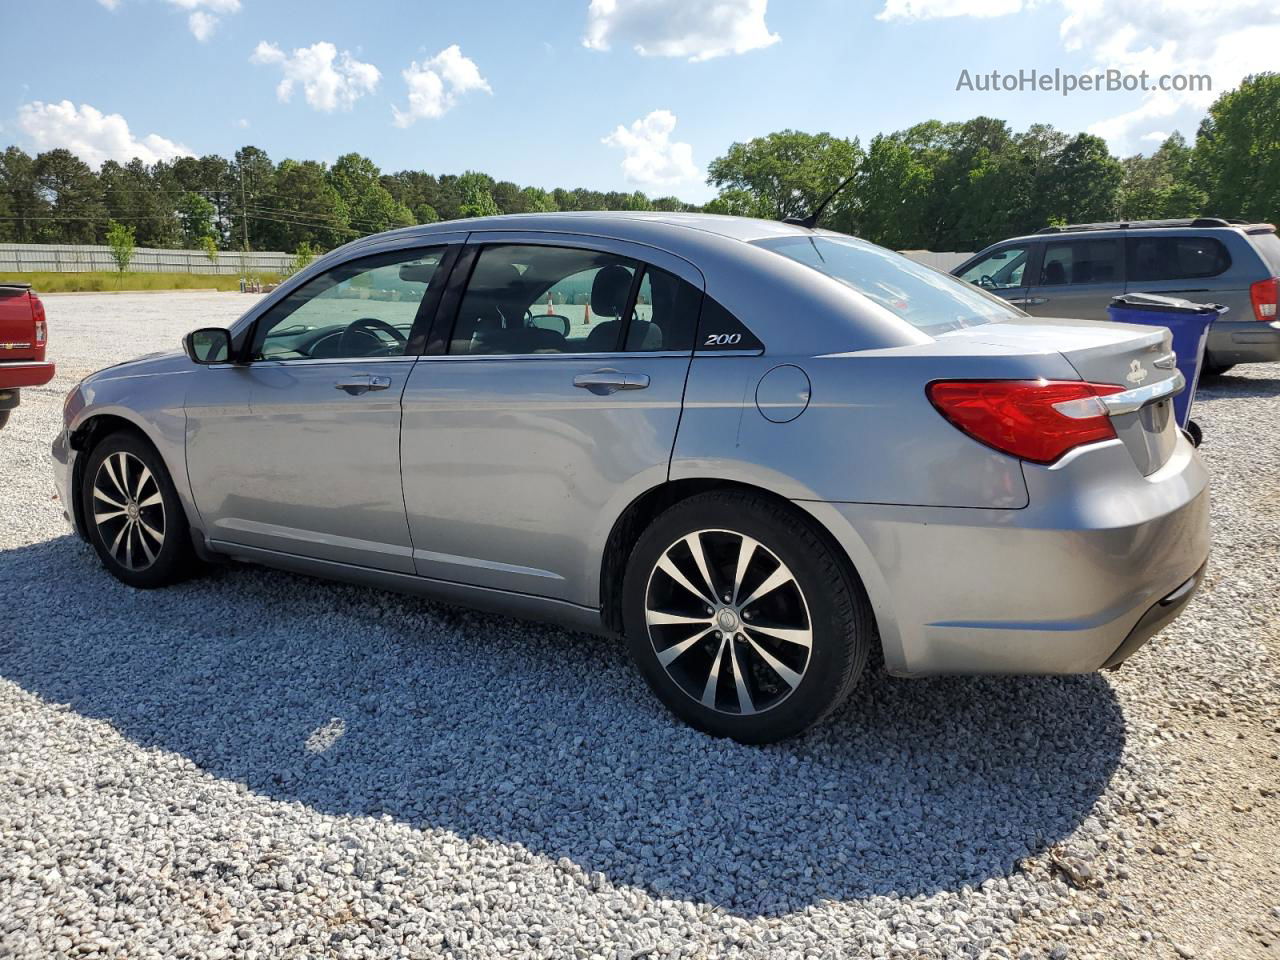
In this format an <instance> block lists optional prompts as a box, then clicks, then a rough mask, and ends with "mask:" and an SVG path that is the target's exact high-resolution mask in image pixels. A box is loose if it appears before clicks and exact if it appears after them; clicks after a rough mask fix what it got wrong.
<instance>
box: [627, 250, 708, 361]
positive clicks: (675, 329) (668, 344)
mask: <svg viewBox="0 0 1280 960" xmlns="http://www.w3.org/2000/svg"><path fill="white" fill-rule="evenodd" d="M701 306H702V291H701V290H699V289H697V288H696V287H694V286H693V285H692V284H689V283H685V282H684V281H683V280H681V279H680V278H679V277H677V276H676V275H675V274H671V273H667V271H665V270H660V269H658V268H657V267H645V269H644V275H643V276H642V277H641V278H640V289H639V290H637V291H636V303H635V307H634V308H633V309H632V311H631V320H630V322H629V323H628V324H627V341H626V344H625V346H624V347H623V349H624V350H627V351H630V352H635V351H643V350H689V349H691V348H692V347H693V337H694V334H695V333H697V330H698V310H699V308H700V307H701Z"/></svg>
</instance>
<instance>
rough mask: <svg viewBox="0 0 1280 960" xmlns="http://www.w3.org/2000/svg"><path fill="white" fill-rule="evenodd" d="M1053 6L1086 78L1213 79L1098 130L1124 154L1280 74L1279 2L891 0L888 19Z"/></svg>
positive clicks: (1192, 123) (1156, 95)
mask: <svg viewBox="0 0 1280 960" xmlns="http://www.w3.org/2000/svg"><path fill="white" fill-rule="evenodd" d="M1048 6H1054V7H1057V8H1058V9H1059V10H1060V11H1061V12H1062V15H1063V18H1062V20H1061V21H1060V23H1059V27H1058V33H1059V37H1060V39H1061V41H1062V46H1063V50H1064V51H1065V52H1067V53H1072V54H1079V55H1082V56H1083V57H1084V58H1085V64H1084V67H1083V69H1084V70H1087V71H1090V72H1095V71H1103V70H1107V69H1112V68H1114V69H1117V70H1120V71H1123V72H1125V73H1131V74H1136V73H1139V72H1141V71H1143V70H1145V71H1147V72H1148V74H1150V81H1151V82H1152V83H1154V82H1155V81H1156V80H1157V79H1158V78H1159V77H1161V76H1164V75H1166V74H1167V75H1171V76H1172V75H1178V74H1183V75H1188V74H1203V75H1207V76H1209V77H1210V79H1211V81H1212V83H1211V89H1207V90H1206V89H1200V90H1186V91H1160V90H1150V91H1148V92H1147V93H1145V94H1143V95H1142V99H1141V102H1140V103H1139V105H1138V106H1137V107H1134V108H1131V109H1129V110H1126V111H1124V112H1121V113H1117V114H1113V115H1111V116H1106V117H1104V119H1101V120H1099V121H1097V122H1096V123H1094V124H1093V125H1092V126H1090V127H1089V132H1090V133H1094V134H1096V135H1098V136H1100V137H1103V138H1105V139H1106V140H1107V141H1108V142H1109V143H1110V145H1111V147H1112V149H1113V150H1116V151H1118V152H1121V153H1125V152H1129V151H1131V150H1134V149H1137V148H1138V147H1139V146H1140V145H1141V144H1142V143H1144V142H1146V141H1147V140H1150V139H1154V136H1153V135H1154V134H1155V133H1161V134H1162V135H1163V134H1164V132H1165V131H1168V130H1172V129H1178V128H1181V129H1184V130H1187V131H1188V132H1191V131H1194V129H1195V127H1196V125H1197V124H1198V122H1199V119H1200V117H1201V116H1202V115H1203V113H1204V111H1205V109H1206V108H1207V107H1208V106H1209V105H1210V104H1211V103H1212V102H1213V101H1214V100H1215V99H1216V98H1217V97H1218V96H1219V95H1220V94H1222V93H1223V92H1224V91H1226V90H1229V89H1231V88H1232V87H1234V86H1236V85H1237V84H1238V83H1239V82H1240V81H1241V80H1243V79H1244V78H1245V77H1246V76H1248V75H1249V74H1251V73H1259V72H1261V71H1264V70H1274V69H1275V66H1274V63H1275V51H1276V49H1277V48H1280V23H1278V22H1277V17H1276V14H1275V9H1274V4H1273V3H1272V2H1271V0H1215V2H1214V3H1204V2H1202V0H993V2H991V3H988V4H986V5H981V6H980V5H977V4H972V5H971V4H969V3H967V2H963V0H884V7H883V9H882V10H881V11H880V13H879V14H878V17H879V18H880V19H882V20H891V19H912V20H927V19H936V18H940V17H955V16H972V17H988V16H993V15H994V16H1002V15H1006V14H1011V13H1018V12H1020V11H1022V10H1025V9H1028V8H1030V7H1048ZM1063 68H1064V69H1067V70H1075V69H1078V68H1076V67H1068V66H1066V65H1065V64H1064V65H1063ZM1074 96H1075V97H1077V98H1079V97H1094V98H1095V99H1096V102H1097V105H1098V107H1099V110H1100V111H1105V110H1106V105H1107V99H1106V98H1108V97H1115V96H1116V94H1108V93H1105V92H1103V93H1077V94H1075V95H1074Z"/></svg>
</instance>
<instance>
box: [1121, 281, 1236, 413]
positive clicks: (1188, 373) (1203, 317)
mask: <svg viewBox="0 0 1280 960" xmlns="http://www.w3.org/2000/svg"><path fill="white" fill-rule="evenodd" d="M1226 312H1227V308H1226V307H1224V306H1220V305H1219V304H1216V303H1192V302H1191V301H1190V300H1184V299H1182V298H1181V297H1166V296H1163V295H1161V294H1158V293H1125V294H1121V295H1120V296H1118V297H1113V298H1112V300H1111V305H1110V306H1109V307H1107V316H1108V318H1109V319H1111V320H1114V321H1115V322H1116V323H1140V324H1142V325H1144V326H1148V327H1165V328H1167V329H1168V330H1169V331H1170V332H1171V333H1172V334H1173V352H1174V353H1175V354H1177V356H1178V361H1177V362H1178V369H1179V370H1181V371H1182V375H1183V376H1184V377H1185V378H1186V380H1187V387H1186V389H1185V390H1183V391H1182V393H1180V394H1178V395H1177V396H1176V397H1174V398H1173V412H1174V416H1175V418H1176V419H1177V421H1178V426H1180V427H1182V428H1183V429H1184V430H1187V429H1188V424H1190V422H1191V401H1192V399H1194V397H1195V393H1196V385H1197V384H1198V383H1199V382H1200V368H1201V366H1202V365H1203V364H1204V345H1205V342H1206V341H1207V340H1208V339H1209V328H1210V327H1211V326H1213V321H1215V320H1217V319H1218V317H1220V316H1222V315H1223V314H1224V313H1226Z"/></svg>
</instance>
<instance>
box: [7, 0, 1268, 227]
mask: <svg viewBox="0 0 1280 960" xmlns="http://www.w3.org/2000/svg"><path fill="white" fill-rule="evenodd" d="M3 2H4V3H6V5H8V7H9V15H8V16H7V17H6V18H5V55H4V57H3V58H0V91H7V99H6V100H0V144H17V145H18V146H21V147H23V148H24V149H26V150H28V151H29V152H37V151H40V150H47V149H51V148H54V147H67V148H69V149H71V150H73V151H74V152H76V153H77V154H79V155H80V156H81V157H83V158H84V159H85V160H87V161H88V162H90V163H91V164H93V165H94V166H97V165H98V164H100V163H101V162H103V161H104V160H107V159H116V160H122V161H123V160H127V159H129V158H131V157H134V156H139V157H142V158H143V159H144V160H147V161H155V160H159V159H172V158H173V157H175V156H179V155H183V154H196V155H200V154H206V153H218V154H222V155H224V156H231V155H232V154H233V153H234V152H235V150H236V149H237V148H239V147H240V146H243V145H246V144H253V145H255V146H258V147H261V148H262V149H264V150H266V151H267V152H268V154H270V156H271V157H272V159H274V160H277V161H279V160H282V159H284V158H286V157H292V158H295V159H313V160H322V161H326V162H332V161H333V160H334V159H336V158H337V157H338V156H340V155H342V154H343V153H347V152H349V151H353V150H354V151H358V152H359V153H362V154H364V155H366V156H368V157H370V158H372V159H373V160H374V162H375V163H377V164H378V165H379V166H380V167H382V169H383V170H384V171H388V172H389V171H394V170H400V169H418V170H426V171H427V172H430V173H437V174H439V173H461V172H462V171H464V170H468V169H473V170H481V171H484V172H486V173H488V174H491V175H492V176H494V177H496V178H498V179H504V180H513V181H515V182H517V183H519V184H521V185H530V184H531V185H535V186H541V187H547V188H551V187H558V186H559V187H569V188H572V187H577V186H582V187H588V188H593V189H598V190H643V191H645V192H646V193H649V194H650V195H666V194H675V195H676V196H679V197H681V198H683V199H685V200H688V201H690V202H703V201H705V200H707V199H709V198H710V197H711V196H713V195H714V190H713V189H712V188H710V187H708V186H707V185H706V183H705V177H706V166H707V163H708V162H709V161H710V160H712V159H713V158H715V157H716V156H718V155H720V154H722V153H723V152H724V151H725V150H726V149H727V148H728V147H729V145H730V144H731V143H733V142H735V141H745V140H749V139H750V138H752V137H756V136H761V135H764V134H767V133H770V132H772V131H776V130H782V129H786V128H792V129H799V130H805V131H809V132H819V131H826V132H829V133H832V134H836V135H839V136H850V137H852V136H857V137H859V138H861V141H862V143H863V145H864V146H865V145H866V143H867V142H868V141H869V140H870V138H871V137H873V136H874V135H876V134H877V133H889V132H892V131H894V130H900V129H904V128H906V127H908V126H910V125H912V124H914V123H917V122H919V121H922V120H927V119H939V120H966V119H969V118H971V117H974V116H978V115H986V116H995V117H999V118H1001V119H1004V120H1007V121H1008V122H1009V123H1010V124H1011V125H1012V126H1013V127H1014V129H1024V128H1026V127H1027V126H1028V125H1030V124H1032V123H1051V124H1053V125H1054V126H1056V127H1058V128H1059V129H1063V130H1066V131H1068V132H1071V133H1076V132H1080V131H1088V132H1091V133H1096V134H1098V135H1099V136H1102V137H1104V138H1105V139H1106V140H1107V141H1108V143H1109V144H1110V146H1111V149H1112V151H1113V152H1115V153H1117V154H1120V155H1128V154H1131V153H1138V152H1150V151H1151V150H1152V149H1154V148H1155V147H1156V146H1158V145H1159V142H1160V141H1161V140H1162V139H1163V138H1164V137H1165V136H1167V135H1168V134H1169V133H1170V132H1172V131H1175V130H1179V131H1181V132H1182V133H1183V134H1184V135H1185V136H1186V137H1187V138H1188V139H1189V140H1190V139H1192V138H1194V135H1195V131H1196V127H1197V126H1198V124H1199V121H1200V119H1201V117H1203V115H1204V111H1205V108H1206V107H1207V106H1208V105H1209V104H1210V103H1211V102H1212V101H1213V99H1214V98H1215V97H1216V96H1217V95H1218V94H1220V93H1222V92H1223V91H1225V90H1228V89H1230V88H1231V87H1234V86H1236V85H1237V84H1238V83H1239V82H1240V80H1241V79H1242V78H1243V77H1245V76H1247V75H1248V74H1250V73H1254V72H1260V71H1263V70H1267V69H1276V62H1277V61H1276V53H1275V51H1277V50H1280V13H1277V12H1276V8H1275V5H1274V0H1265V2H1259V0H1216V2H1215V3H1212V4H1207V3H1204V2H1203V0H1196V2H1186V0H980V2H963V0H773V2H772V3H770V2H769V0H539V2H533V3H531V2H528V0H523V2H508V0H469V2H463V3H458V2H452V3H444V2H435V0H430V2H428V0H416V2H414V0H360V2H351V0H346V2H329V0H41V2H39V3H29V2H26V0H3ZM1107 69H1113V70H1117V71H1122V72H1124V73H1128V74H1132V75H1137V74H1138V73H1139V72H1140V71H1143V70H1146V71H1147V72H1148V74H1149V78H1150V82H1151V83H1153V84H1154V83H1156V82H1158V78H1159V77H1161V76H1164V75H1175V74H1176V75H1179V76H1186V75H1191V74H1196V75H1204V76H1207V77H1208V78H1209V84H1210V85H1211V89H1209V90H1203V89H1201V90H1177V91H1173V90H1170V91H1160V90H1148V91H1145V92H1144V91H1142V90H1137V89H1133V90H1128V91H1125V90H1111V91H1108V90H1088V91H1085V90H1076V91H1074V92H1072V93H1070V94H1068V95H1063V93H1062V92H1061V88H1060V87H1059V89H1056V90H1055V89H1048V90H1046V89H1031V90H1028V89H1021V90H1005V89H995V90H992V89H989V87H990V86H991V84H989V83H988V84H986V87H988V88H987V89H984V88H983V86H984V84H983V82H982V80H981V79H980V78H982V77H984V76H986V75H989V74H990V73H991V72H992V71H998V72H1000V73H1001V74H1002V75H1013V76H1016V75H1017V74H1019V72H1020V71H1031V70H1036V71H1038V72H1039V73H1040V74H1041V75H1052V74H1053V73H1054V71H1055V70H1058V71H1062V72H1063V73H1065V74H1073V75H1078V74H1094V73H1096V72H1099V71H1105V70H1107ZM966 78H967V81H966ZM1004 82H1005V81H1004V80H1001V82H1000V83H998V84H997V87H999V86H1002V85H1003V83H1004ZM1042 82H1047V81H1042ZM1203 85H1204V84H1203V82H1201V86H1203ZM958 87H963V88H962V89H957V88H958Z"/></svg>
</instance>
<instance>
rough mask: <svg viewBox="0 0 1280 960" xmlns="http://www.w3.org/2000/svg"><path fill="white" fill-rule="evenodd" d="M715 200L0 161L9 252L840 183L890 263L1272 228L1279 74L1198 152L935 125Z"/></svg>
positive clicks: (236, 161)
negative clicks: (1073, 238)
mask: <svg viewBox="0 0 1280 960" xmlns="http://www.w3.org/2000/svg"><path fill="white" fill-rule="evenodd" d="M707 174H708V176H707V182H708V183H709V184H711V185H712V186H715V187H716V188H717V189H718V191H719V193H718V195H717V196H716V198H715V199H713V200H712V201H711V202H710V203H708V204H706V205H704V206H701V207H698V206H695V205H692V204H688V203H684V202H683V201H681V200H680V199H679V198H677V197H673V196H666V197H656V198H655V197H649V196H648V195H646V194H644V193H642V192H639V191H636V192H631V193H627V192H616V191H612V192H601V191H597V190H587V189H583V188H578V189H574V190H567V189H554V190H544V189H541V188H538V187H531V186H525V187H522V186H520V185H519V184H516V183H512V182H510V181H505V180H502V181H499V180H495V179H494V178H493V177H490V176H489V175H487V174H484V173H480V172H476V171H468V172H466V173H463V174H461V175H453V174H445V175H439V176H437V175H433V174H430V173H425V172H423V171H418V170H402V171H399V172H397V173H383V172H382V171H381V170H379V168H378V167H377V166H376V165H375V164H374V163H373V161H372V160H370V159H369V158H367V157H364V156H361V155H360V154H358V153H349V154H346V155H344V156H342V157H339V158H338V159H337V161H335V162H334V163H333V164H332V165H328V164H324V163H319V162H316V161H314V160H292V159H285V160H281V161H279V162H275V161H273V160H272V159H271V158H270V157H269V156H268V155H267V153H266V152H265V151H263V150H261V149H259V148H258V147H253V146H246V147H243V148H241V149H240V150H237V151H236V153H235V156H234V157H233V158H230V159H228V158H224V157H221V156H216V155H208V156H204V157H181V158H178V159H176V160H173V161H166V162H159V163H154V164H150V165H148V164H146V163H143V162H142V161H141V160H137V159H135V160H132V161H130V162H128V163H118V162H116V161H107V162H106V163H104V164H103V165H102V166H101V168H100V169H99V170H97V171H94V170H93V169H92V168H91V167H90V166H89V165H88V164H86V163H85V162H84V161H82V160H81V159H79V158H78V157H76V156H75V155H74V154H73V153H71V152H70V151H68V150H65V149H56V150H49V151H46V152H44V153H40V154H38V155H37V156H34V157H32V156H29V155H28V154H27V153H25V152H24V151H22V150H21V149H19V148H18V147H14V146H11V147H9V148H8V149H6V150H5V151H4V153H3V154H2V155H0V242H22V243H103V242H104V241H105V240H106V238H107V235H108V233H109V231H113V230H114V231H116V234H115V235H116V236H117V237H119V236H120V231H121V230H124V231H132V234H133V238H134V239H135V241H136V242H137V244H138V245H140V246H148V247H186V248H201V247H203V248H206V249H211V248H214V247H216V248H217V249H221V250H243V249H249V250H284V251H295V250H313V249H314V250H325V249H330V248H332V247H335V246H337V245H339V244H341V243H344V242H346V241H348V240H351V239H354V238H356V237H358V236H363V235H365V234H369V233H377V232H379V231H382V230H388V229H391V228H393V227H398V226H407V225H410V224H414V223H431V222H434V221H437V220H452V219H455V218H458V217H468V216H484V215H489V214H496V213H527V212H543V211H556V210H664V211H695V210H705V211H707V212H712V213H729V214H737V215H744V216H759V217H766V218H779V219H780V218H784V217H789V216H803V215H804V214H806V213H808V212H809V211H810V210H812V209H813V208H814V207H815V206H816V205H817V204H818V203H820V202H821V200H822V199H823V198H824V197H826V196H827V195H828V194H829V193H831V191H832V190H834V189H835V188H836V186H837V185H838V184H840V183H841V182H842V181H844V180H845V179H846V178H848V177H852V178H853V182H852V183H851V184H850V186H849V187H848V188H847V189H845V190H843V191H842V192H841V193H840V194H839V195H838V196H837V197H836V199H835V200H834V201H833V202H832V204H831V206H830V207H829V208H828V211H827V214H826V216H825V217H824V219H823V223H824V225H825V226H829V227H832V228H834V229H837V230H842V231H845V232H848V233H852V234H856V235H858V236H862V237H865V238H867V239H869V240H872V241H874V242H876V243H881V244H884V245H885V246H889V247H893V248H897V249H933V250H974V249H978V248H980V247H983V246H985V245H987V244H988V243H991V242H994V241H996V240H999V239H1001V238H1003V237H1008V236H1013V235H1017V234H1022V233H1029V232H1033V231H1034V230H1036V229H1039V228H1040V227H1043V226H1046V225H1050V224H1054V223H1079V222H1091V221H1098V220H1111V219H1147V218H1172V217H1188V216H1201V215H1213V216H1224V217H1241V218H1245V219H1250V220H1275V219H1277V218H1280V74H1274V73H1268V74H1260V75H1258V76H1255V77H1250V78H1248V79H1247V80H1245V81H1244V82H1243V83H1242V84H1241V85H1240V87H1238V88H1236V89H1234V90H1231V91H1228V92H1226V93H1224V94H1223V95H1222V96H1220V97H1219V98H1218V99H1217V101H1216V102H1215V103H1214V104H1213V105H1212V106H1211V107H1210V109H1209V111H1208V114H1207V115H1206V116H1205V118H1204V120H1203V121H1202V122H1201V124H1200V127H1199V130H1198V131H1197V133H1196V137H1195V140H1194V142H1193V143H1188V142H1187V141H1186V140H1185V138H1183V137H1182V136H1181V135H1180V134H1177V133H1175V134H1173V135H1171V136H1169V137H1168V138H1167V139H1166V140H1165V141H1164V142H1163V143H1162V144H1160V146H1159V148H1158V149H1156V150H1155V151H1153V152H1152V153H1150V154H1149V155H1142V154H1138V155H1135V156H1131V157H1127V158H1123V159H1121V158H1117V157H1115V156H1113V155H1112V154H1111V152H1110V151H1109V149H1108V147H1107V145H1106V143H1105V141H1103V140H1102V139H1101V138H1099V137H1096V136H1093V135H1090V134H1087V133H1080V134H1075V135H1071V134H1068V133H1065V132H1063V131H1060V130H1056V129H1054V128H1053V127H1052V126H1049V125H1047V124H1034V125H1032V126H1031V127H1029V128H1028V129H1026V130H1024V131H1014V130H1012V129H1011V128H1010V126H1009V124H1008V123H1006V122H1004V121H1003V120H998V119H993V118H991V117H976V118H974V119H972V120H968V121H965V122H952V123H944V122H941V121H937V120H930V121H927V122H924V123H919V124H916V125H915V126H913V127H910V128H908V129H906V130H902V131H898V132H896V133H889V134H881V135H878V136H876V137H874V138H873V139H872V140H871V141H870V142H869V143H868V144H867V145H866V147H865V148H864V147H863V146H862V144H861V143H860V142H859V140H858V139H856V138H854V139H847V138H842V137H835V136H832V135H830V134H826V133H819V134H810V133H803V132H799V131H794V130H783V131H781V132H778V133H772V134H769V135H768V136H764V137H758V138H756V139H754V140H751V141H749V142H746V143H735V144H733V145H732V146H730V147H729V149H728V150H727V151H726V152H725V153H724V154H723V155H722V156H719V157H717V158H715V159H714V160H712V161H711V163H710V164H709V166H708V169H707Z"/></svg>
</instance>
